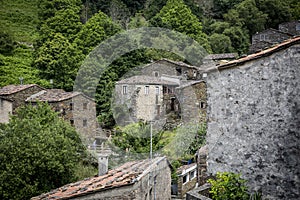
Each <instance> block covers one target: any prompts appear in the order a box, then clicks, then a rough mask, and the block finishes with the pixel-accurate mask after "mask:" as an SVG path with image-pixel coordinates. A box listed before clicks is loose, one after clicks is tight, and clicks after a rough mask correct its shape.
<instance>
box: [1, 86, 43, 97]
mask: <svg viewBox="0 0 300 200" xmlns="http://www.w3.org/2000/svg"><path fill="white" fill-rule="evenodd" d="M33 86H38V85H36V84H27V85H7V86H4V87H3V88H0V95H10V94H14V93H16V92H20V91H22V90H25V89H27V88H31V87H33ZM38 87H40V86H38Z"/></svg>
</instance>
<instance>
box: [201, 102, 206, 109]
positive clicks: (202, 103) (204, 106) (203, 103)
mask: <svg viewBox="0 0 300 200" xmlns="http://www.w3.org/2000/svg"><path fill="white" fill-rule="evenodd" d="M200 108H202V109H204V108H206V104H205V102H203V101H201V102H200Z"/></svg>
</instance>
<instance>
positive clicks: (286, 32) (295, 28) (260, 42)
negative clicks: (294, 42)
mask: <svg viewBox="0 0 300 200" xmlns="http://www.w3.org/2000/svg"><path fill="white" fill-rule="evenodd" d="M299 35H300V21H299V20H297V21H291V22H285V23H282V24H279V26H278V30H276V29H272V28H270V29H267V30H264V31H262V32H260V33H256V34H255V35H253V36H252V43H251V46H250V49H249V52H250V53H255V52H258V51H261V50H263V49H266V48H269V47H271V46H273V45H275V44H279V43H281V42H283V41H284V40H287V39H289V38H292V37H293V36H299Z"/></svg>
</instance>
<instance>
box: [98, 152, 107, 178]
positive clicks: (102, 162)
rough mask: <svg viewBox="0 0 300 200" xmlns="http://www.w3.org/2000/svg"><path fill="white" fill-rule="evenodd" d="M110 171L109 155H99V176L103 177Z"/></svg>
mask: <svg viewBox="0 0 300 200" xmlns="http://www.w3.org/2000/svg"><path fill="white" fill-rule="evenodd" d="M107 171H108V155H107V154H101V153H100V154H98V175H99V176H102V175H104V174H106V173H107Z"/></svg>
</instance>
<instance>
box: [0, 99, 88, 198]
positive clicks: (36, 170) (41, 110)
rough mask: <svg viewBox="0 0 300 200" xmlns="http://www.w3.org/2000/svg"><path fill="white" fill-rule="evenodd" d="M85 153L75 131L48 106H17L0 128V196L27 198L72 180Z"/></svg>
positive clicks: (74, 178) (80, 166)
mask: <svg viewBox="0 0 300 200" xmlns="http://www.w3.org/2000/svg"><path fill="white" fill-rule="evenodd" d="M86 156H87V152H86V150H85V147H84V146H83V144H82V143H81V139H80V137H79V134H77V133H76V131H75V129H74V128H73V127H72V126H71V125H69V124H68V123H67V122H64V121H63V120H62V119H61V118H59V117H58V116H57V113H55V112H54V111H53V110H52V109H51V108H50V106H48V105H47V104H37V105H36V106H34V107H33V106H26V107H23V108H20V109H18V111H17V113H16V115H15V116H12V117H11V119H10V121H9V123H8V124H6V125H1V128H0V160H1V162H0V168H1V175H0V191H1V192H0V198H1V199H29V198H30V197H32V196H34V195H38V194H40V193H43V192H46V191H49V190H50V189H53V188H57V187H60V186H62V185H64V184H66V183H69V182H72V181H74V180H76V178H77V174H76V169H78V168H82V166H83V165H79V163H80V162H81V161H82V160H83V158H85V157H86ZM80 178H82V177H80Z"/></svg>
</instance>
